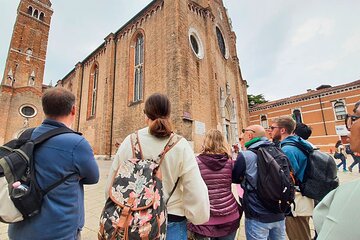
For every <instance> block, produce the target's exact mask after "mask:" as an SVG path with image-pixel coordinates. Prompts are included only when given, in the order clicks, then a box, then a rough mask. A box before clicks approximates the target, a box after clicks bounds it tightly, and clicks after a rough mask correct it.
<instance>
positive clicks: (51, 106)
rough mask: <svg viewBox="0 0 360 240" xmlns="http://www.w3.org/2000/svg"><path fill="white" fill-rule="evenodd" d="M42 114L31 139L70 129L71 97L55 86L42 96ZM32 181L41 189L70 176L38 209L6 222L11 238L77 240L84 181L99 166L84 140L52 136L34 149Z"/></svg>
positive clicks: (93, 177)
mask: <svg viewBox="0 0 360 240" xmlns="http://www.w3.org/2000/svg"><path fill="white" fill-rule="evenodd" d="M42 106H43V110H44V113H45V116H46V119H45V120H44V121H43V123H42V124H41V125H40V126H38V127H37V128H35V130H34V131H33V133H32V136H31V138H32V139H35V138H37V137H38V136H40V135H42V134H44V133H46V132H48V131H51V130H53V129H55V128H59V127H67V128H71V126H72V124H73V122H74V120H75V113H76V108H75V96H74V94H72V93H71V92H70V91H68V90H66V89H64V88H60V87H56V88H51V89H49V90H47V91H46V92H45V93H44V95H43V97H42ZM34 161H35V172H36V180H37V183H38V184H39V187H40V188H41V189H46V188H47V187H49V186H50V185H51V184H53V183H55V182H57V181H59V180H60V179H63V178H65V177H66V176H69V175H71V177H69V178H68V179H66V181H65V182H63V183H62V184H60V185H59V186H57V187H56V188H54V189H52V190H51V191H49V192H48V193H47V194H46V195H45V196H44V198H43V204H42V206H41V212H40V213H39V214H38V215H36V216H33V217H31V218H28V219H25V220H23V221H21V222H17V223H13V224H10V225H9V230H8V234H9V238H10V239H12V240H28V239H36V240H48V239H52V240H60V239H61V240H78V239H80V232H81V229H82V227H83V226H84V184H95V183H97V182H98V180H99V169H98V166H97V163H96V161H95V158H94V154H93V151H92V149H91V146H90V144H89V143H88V141H86V139H85V138H84V137H83V136H81V135H79V134H76V133H65V134H61V135H57V136H54V137H52V138H50V139H48V140H47V141H46V142H44V143H42V144H41V145H40V146H39V147H38V148H36V150H35V152H34Z"/></svg>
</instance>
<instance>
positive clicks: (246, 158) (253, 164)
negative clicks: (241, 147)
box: [232, 137, 285, 223]
mask: <svg viewBox="0 0 360 240" xmlns="http://www.w3.org/2000/svg"><path fill="white" fill-rule="evenodd" d="M270 144H273V143H271V142H269V141H268V140H267V138H265V137H264V138H261V139H260V140H259V141H257V142H255V143H253V144H251V145H250V146H249V147H248V150H246V151H243V152H240V153H239V155H238V157H237V159H236V163H235V166H234V168H233V173H232V179H233V182H234V183H241V185H242V188H243V189H244V196H243V206H244V212H245V217H246V218H249V219H254V220H256V221H259V222H263V223H270V222H277V221H281V220H283V219H284V218H285V215H284V214H283V213H273V212H271V211H269V210H268V209H266V208H265V207H264V206H263V204H262V203H261V200H260V199H259V197H258V195H257V193H256V191H255V189H253V187H256V186H257V155H256V154H255V153H254V152H252V151H250V150H251V149H256V148H258V147H260V146H266V145H270ZM244 179H245V180H244ZM249 183H250V184H249Z"/></svg>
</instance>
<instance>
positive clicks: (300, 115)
mask: <svg viewBox="0 0 360 240" xmlns="http://www.w3.org/2000/svg"><path fill="white" fill-rule="evenodd" d="M295 111H296V112H298V113H299V114H298V115H296V113H295ZM291 116H292V118H293V119H294V120H295V122H296V123H303V122H304V118H303V116H302V112H301V109H300V108H294V109H293V110H292V112H291ZM299 117H300V119H299Z"/></svg>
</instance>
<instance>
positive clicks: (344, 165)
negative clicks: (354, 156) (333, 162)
mask: <svg viewBox="0 0 360 240" xmlns="http://www.w3.org/2000/svg"><path fill="white" fill-rule="evenodd" d="M340 160H341V163H339V164H338V165H337V167H338V168H339V167H340V166H341V165H343V169H344V170H346V158H345V156H344V155H343V154H341V156H340Z"/></svg>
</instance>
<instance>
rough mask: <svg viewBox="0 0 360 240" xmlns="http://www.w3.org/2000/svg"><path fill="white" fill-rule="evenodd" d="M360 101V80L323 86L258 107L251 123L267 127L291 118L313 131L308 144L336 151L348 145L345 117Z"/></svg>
mask: <svg viewBox="0 0 360 240" xmlns="http://www.w3.org/2000/svg"><path fill="white" fill-rule="evenodd" d="M358 101H360V80H357V81H354V82H351V83H348V84H343V85H339V86H334V87H331V86H328V85H322V86H320V87H318V88H317V90H308V92H307V93H304V94H301V95H297V96H292V97H289V98H284V99H280V100H276V101H271V102H268V103H264V104H260V105H257V106H256V107H254V108H251V109H250V110H249V112H250V123H251V124H260V125H262V126H264V127H265V128H268V127H269V126H270V125H271V121H272V119H274V118H276V117H280V116H284V115H290V116H292V117H293V118H294V120H295V121H296V122H302V123H305V124H306V125H308V126H310V127H311V128H312V130H313V132H312V135H311V137H310V138H309V141H310V142H311V143H312V144H314V145H315V146H317V147H319V148H320V149H321V150H323V151H327V152H333V151H334V150H335V143H336V142H337V141H338V140H342V141H343V142H344V143H346V138H347V134H348V131H347V130H346V127H345V122H344V121H345V116H346V114H352V111H353V108H354V105H355V103H356V102H358Z"/></svg>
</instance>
